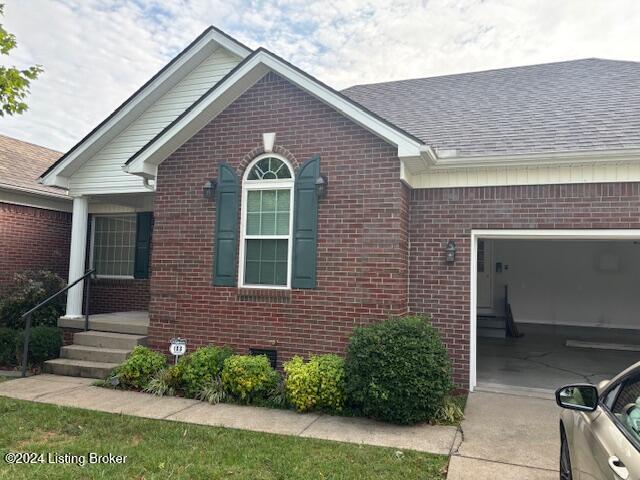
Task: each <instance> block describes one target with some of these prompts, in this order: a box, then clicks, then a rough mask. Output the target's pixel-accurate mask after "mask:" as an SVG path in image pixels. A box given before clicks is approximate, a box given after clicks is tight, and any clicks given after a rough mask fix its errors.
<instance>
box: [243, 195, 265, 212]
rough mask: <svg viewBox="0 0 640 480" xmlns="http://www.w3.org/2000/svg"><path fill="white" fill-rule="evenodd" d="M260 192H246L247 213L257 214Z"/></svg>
mask: <svg viewBox="0 0 640 480" xmlns="http://www.w3.org/2000/svg"><path fill="white" fill-rule="evenodd" d="M261 195H262V192H261V191H260V190H250V191H249V192H247V212H259V211H260V197H261Z"/></svg>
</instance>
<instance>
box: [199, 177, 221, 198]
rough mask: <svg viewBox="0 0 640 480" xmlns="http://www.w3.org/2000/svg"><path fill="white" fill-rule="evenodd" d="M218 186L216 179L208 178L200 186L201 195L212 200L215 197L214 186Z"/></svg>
mask: <svg viewBox="0 0 640 480" xmlns="http://www.w3.org/2000/svg"><path fill="white" fill-rule="evenodd" d="M217 186H218V181H217V180H208V181H207V183H205V184H204V187H202V196H203V197H204V198H205V199H207V200H209V201H211V202H213V201H214V200H215V199H216V187H217Z"/></svg>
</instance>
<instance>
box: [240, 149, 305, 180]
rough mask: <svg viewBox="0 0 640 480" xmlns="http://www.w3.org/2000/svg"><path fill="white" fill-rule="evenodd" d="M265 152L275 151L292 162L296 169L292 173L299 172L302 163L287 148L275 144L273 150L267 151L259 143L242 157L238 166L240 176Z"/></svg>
mask: <svg viewBox="0 0 640 480" xmlns="http://www.w3.org/2000/svg"><path fill="white" fill-rule="evenodd" d="M264 153H274V154H277V155H280V156H282V157H284V158H286V159H287V160H289V163H290V164H291V166H292V167H293V170H294V171H293V172H291V173H292V174H294V173H295V172H297V171H298V169H299V167H300V163H299V162H298V159H297V158H296V157H295V155H294V154H293V153H291V152H290V151H289V150H287V149H286V148H284V147H283V146H281V145H274V146H273V150H272V151H271V152H267V151H265V149H264V146H263V145H258V146H257V147H255V148H253V149H252V150H251V151H249V152H248V153H247V154H246V155H245V156H244V157H242V161H241V162H240V164H239V165H238V168H237V169H236V173H237V174H238V177H239V178H242V176H243V175H244V171H245V169H246V168H247V166H248V165H249V164H250V163H251V162H253V161H254V160H255V159H256V157H258V156H259V155H262V154H264Z"/></svg>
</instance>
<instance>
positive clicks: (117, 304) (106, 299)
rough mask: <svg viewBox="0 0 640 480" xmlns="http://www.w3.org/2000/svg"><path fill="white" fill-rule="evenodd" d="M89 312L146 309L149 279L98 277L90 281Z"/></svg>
mask: <svg viewBox="0 0 640 480" xmlns="http://www.w3.org/2000/svg"><path fill="white" fill-rule="evenodd" d="M89 293H90V295H91V298H90V299H89V302H90V305H89V311H90V313H91V314H97V313H112V312H132V311H140V310H148V308H149V279H110V278H98V279H95V280H92V281H91V291H90V292H89Z"/></svg>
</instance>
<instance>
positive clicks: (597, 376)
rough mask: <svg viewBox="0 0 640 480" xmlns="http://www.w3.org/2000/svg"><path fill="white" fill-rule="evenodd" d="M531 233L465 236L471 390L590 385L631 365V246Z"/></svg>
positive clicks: (634, 312) (639, 252)
mask: <svg viewBox="0 0 640 480" xmlns="http://www.w3.org/2000/svg"><path fill="white" fill-rule="evenodd" d="M531 233H532V231H529V232H518V234H513V233H512V234H504V233H503V234H502V235H500V234H499V233H494V234H485V235H484V236H483V235H482V234H480V233H478V234H475V235H474V236H473V242H472V243H473V244H474V249H475V251H474V255H472V257H474V258H473V262H474V265H472V269H471V270H472V275H475V281H473V279H472V297H473V298H472V318H473V319H474V320H475V322H474V321H472V324H473V326H472V334H475V335H474V337H475V338H474V340H475V342H474V341H473V340H472V359H473V358H474V356H475V368H474V362H473V360H472V373H471V384H472V387H473V386H474V385H476V384H477V385H478V386H495V385H503V386H504V385H508V386H516V387H523V388H533V389H555V388H557V387H559V386H561V385H564V384H567V383H572V382H589V383H598V382H599V381H601V380H603V379H606V378H611V377H612V376H613V375H616V374H617V373H619V372H620V371H622V370H623V369H625V368H626V367H628V366H629V365H631V364H633V363H635V362H637V361H638V360H640V283H639V280H640V240H637V239H636V238H638V237H637V236H636V237H635V238H634V236H633V233H632V232H630V231H625V233H624V235H623V236H622V238H619V235H618V236H614V232H611V231H609V232H608V233H609V234H610V235H611V237H609V236H607V235H606V233H607V231H602V233H601V234H600V233H598V234H595V232H588V233H586V234H584V235H582V236H579V235H576V232H572V231H569V232H568V233H567V234H566V235H562V234H559V232H552V233H550V234H549V235H548V236H545V235H544V234H543V232H541V231H535V235H531ZM473 312H475V315H473ZM474 330H475V332H474ZM474 343H475V345H474ZM474 350H475V352H474ZM474 353H475V355H474ZM474 370H475V372H474Z"/></svg>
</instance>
